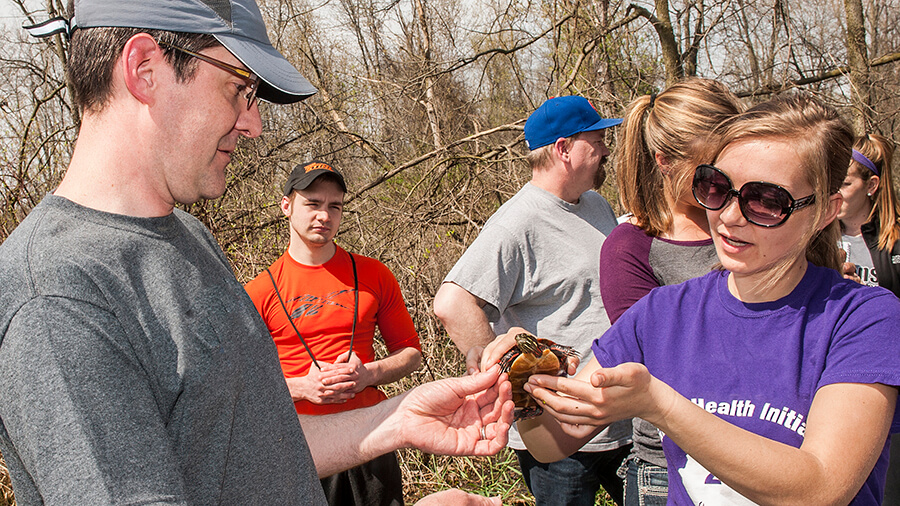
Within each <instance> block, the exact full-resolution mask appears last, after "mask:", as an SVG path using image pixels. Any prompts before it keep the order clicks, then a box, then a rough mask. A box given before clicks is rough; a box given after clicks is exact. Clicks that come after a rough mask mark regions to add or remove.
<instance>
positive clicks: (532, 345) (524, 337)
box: [516, 332, 542, 358]
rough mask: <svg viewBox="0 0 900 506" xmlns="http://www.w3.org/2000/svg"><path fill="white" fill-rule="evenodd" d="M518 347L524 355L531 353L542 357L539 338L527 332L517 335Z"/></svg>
mask: <svg viewBox="0 0 900 506" xmlns="http://www.w3.org/2000/svg"><path fill="white" fill-rule="evenodd" d="M516 345H517V346H518V347H519V349H520V350H522V352H523V353H531V354H532V355H534V356H535V357H538V358H540V356H541V353H542V351H541V347H540V346H539V345H538V342H537V338H536V337H534V336H533V335H531V334H529V333H527V332H522V333H521V334H517V335H516Z"/></svg>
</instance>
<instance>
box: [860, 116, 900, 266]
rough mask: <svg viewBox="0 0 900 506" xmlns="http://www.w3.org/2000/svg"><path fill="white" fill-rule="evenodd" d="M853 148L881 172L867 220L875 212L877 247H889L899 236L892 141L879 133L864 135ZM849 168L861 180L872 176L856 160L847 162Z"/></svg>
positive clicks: (899, 224)
mask: <svg viewBox="0 0 900 506" xmlns="http://www.w3.org/2000/svg"><path fill="white" fill-rule="evenodd" d="M853 148H854V149H856V150H857V151H859V152H860V153H862V154H863V155H865V157H866V158H868V159H869V160H871V161H872V163H874V164H875V167H877V168H878V170H879V171H880V172H881V174H880V175H879V179H880V182H879V184H878V188H876V189H875V193H874V194H873V195H872V199H873V200H874V201H875V205H874V206H872V212H871V213H870V214H869V217H868V218H867V219H866V221H867V222H868V221H871V220H872V218H874V217H875V215H876V214H877V215H878V225H879V226H878V249H881V250H890V249H891V248H892V247H893V246H894V243H896V242H897V240H898V239H900V202H898V201H897V196H896V195H895V194H894V182H893V180H892V177H891V159H892V158H893V156H894V143H892V142H891V141H890V140H888V139H887V138H885V137H882V136H880V135H878V134H866V135H864V136H862V137H857V138H856V141H854V143H853ZM850 170H851V171H853V173H854V174H856V175H857V176H859V177H860V179H862V180H863V182H868V181H869V179H871V178H872V176H874V175H875V173H874V172H872V171H871V170H869V169H868V167H865V166H863V165H862V164H860V163H859V162H857V161H856V160H852V161H851V162H850Z"/></svg>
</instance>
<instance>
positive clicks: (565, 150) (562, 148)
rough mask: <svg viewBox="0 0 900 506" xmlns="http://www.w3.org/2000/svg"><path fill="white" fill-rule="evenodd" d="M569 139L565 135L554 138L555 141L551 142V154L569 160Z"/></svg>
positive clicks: (565, 160)
mask: <svg viewBox="0 0 900 506" xmlns="http://www.w3.org/2000/svg"><path fill="white" fill-rule="evenodd" d="M569 147H570V145H569V140H568V139H566V138H565V137H560V138H559V139H556V142H554V143H553V154H555V155H556V157H557V158H559V159H560V160H562V161H564V162H568V161H569Z"/></svg>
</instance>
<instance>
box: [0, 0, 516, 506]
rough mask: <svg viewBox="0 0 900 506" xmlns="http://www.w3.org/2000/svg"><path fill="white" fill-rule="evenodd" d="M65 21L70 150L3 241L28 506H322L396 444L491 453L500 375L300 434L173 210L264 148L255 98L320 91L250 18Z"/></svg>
mask: <svg viewBox="0 0 900 506" xmlns="http://www.w3.org/2000/svg"><path fill="white" fill-rule="evenodd" d="M70 10H71V9H70ZM74 14H75V16H74V20H72V21H73V23H71V25H70V26H69V28H70V29H71V28H74V30H73V31H72V32H71V37H72V38H71V45H70V53H69V61H68V62H67V71H68V74H69V79H70V81H71V83H72V86H73V88H74V90H75V94H76V96H75V100H76V103H77V105H78V107H79V109H80V110H81V111H82V113H83V116H82V117H83V120H82V123H81V127H80V130H79V136H78V142H77V144H76V146H75V149H74V152H73V153H72V158H71V162H70V165H69V167H68V170H67V171H66V174H65V177H64V178H63V180H62V182H61V183H60V185H59V187H58V188H57V189H56V190H55V191H54V192H53V194H50V195H47V196H46V197H45V198H44V200H43V201H42V202H41V203H40V204H39V205H38V206H37V207H35V208H34V209H33V210H32V211H31V213H29V215H28V216H27V217H26V218H25V220H23V221H22V223H21V224H20V225H19V226H18V227H17V228H16V230H15V231H13V233H12V234H11V235H10V236H9V237H8V238H7V239H6V241H4V243H3V244H2V245H0V285H2V286H3V290H0V450H2V452H3V456H4V457H5V459H6V462H7V464H8V466H9V470H10V474H11V477H12V483H13V488H14V490H15V494H16V499H17V502H18V504H20V505H22V506H25V505H32V504H45V503H49V504H163V503H165V504H267V505H268V504H324V503H325V497H324V495H323V493H322V488H321V486H320V484H319V481H318V479H317V477H318V476H328V475H330V474H333V473H335V472H338V471H341V470H342V469H346V468H349V467H352V466H354V465H357V464H359V463H361V462H364V461H368V460H371V459H373V458H375V457H376V456H378V455H381V454H383V453H386V452H388V451H392V450H394V449H396V448H398V447H405V446H415V447H421V448H423V449H426V450H428V451H431V452H434V453H445V454H480V455H486V454H492V453H496V452H497V451H499V450H500V448H502V446H503V445H504V444H505V442H506V431H507V429H508V427H509V420H510V419H511V411H512V406H511V404H512V403H511V401H510V400H509V384H508V382H499V381H498V378H499V373H498V372H497V370H494V371H492V372H490V373H486V374H483V375H481V376H479V377H476V378H472V379H470V378H455V379H452V380H444V381H442V382H435V383H430V384H428V385H424V386H422V387H419V388H417V389H414V390H412V391H411V392H408V393H407V394H404V395H402V396H398V397H395V398H392V399H389V400H387V401H384V402H382V403H380V404H378V405H377V406H373V407H371V408H364V409H360V410H355V411H352V412H347V413H341V414H337V415H326V416H319V417H309V418H304V419H302V420H298V417H297V414H296V412H295V411H294V407H293V405H292V403H291V398H290V394H289V392H288V388H287V385H286V384H285V381H284V377H283V376H282V372H281V367H280V366H279V363H278V355H277V353H276V350H275V345H274V343H273V342H272V339H271V338H270V337H269V333H268V331H267V329H266V327H265V325H264V324H263V322H262V320H261V319H260V317H259V314H258V313H257V312H256V309H255V307H254V306H253V304H252V302H251V301H250V299H249V298H248V297H247V294H246V292H245V291H244V289H243V287H242V286H241V285H240V284H239V283H238V282H237V280H236V279H235V277H234V274H233V272H232V271H231V268H230V266H229V264H228V261H227V259H226V258H225V255H224V254H223V252H222V250H221V249H220V248H219V246H218V245H217V244H216V241H215V239H214V238H213V237H212V235H211V234H210V233H209V231H208V230H207V229H206V228H205V227H204V226H203V225H202V224H201V223H200V222H199V221H198V220H197V219H195V218H193V217H192V216H190V215H189V214H187V213H185V212H183V211H181V210H179V209H176V207H175V206H176V204H179V203H181V204H191V203H193V202H197V201H198V200H200V199H209V198H216V197H219V196H221V195H222V194H223V193H224V191H225V170H226V167H227V165H228V163H229V162H230V160H231V155H232V153H233V151H234V149H235V146H236V143H237V142H238V140H239V139H240V138H241V137H248V138H252V137H256V136H258V135H260V133H261V130H262V122H261V119H260V115H259V109H258V99H262V100H267V101H270V102H273V103H290V102H296V101H298V100H302V99H304V98H306V97H308V96H310V95H311V94H313V93H315V89H314V88H313V87H312V86H311V85H310V84H309V83H308V82H307V81H306V80H305V79H304V78H303V77H302V76H301V75H300V74H299V73H298V72H297V70H295V69H294V67H293V66H292V65H291V64H289V63H288V62H287V61H286V60H285V59H284V57H283V56H282V55H281V54H279V53H278V51H276V50H275V49H274V48H273V47H272V45H271V44H270V42H269V39H268V37H267V36H266V29H265V25H264V23H263V20H262V16H261V15H260V11H259V8H258V7H257V5H256V3H255V2H254V0H142V1H140V2H133V1H127V2H126V1H122V0H77V1H76V2H75V5H74ZM56 24H58V25H60V24H64V23H60V22H57V23H56ZM72 25H74V26H72ZM47 26H49V25H47ZM45 28H46V26H45ZM301 423H302V430H301ZM313 460H315V466H313ZM317 475H318V476H317ZM485 500H486V499H485Z"/></svg>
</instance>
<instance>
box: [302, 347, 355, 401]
mask: <svg viewBox="0 0 900 506" xmlns="http://www.w3.org/2000/svg"><path fill="white" fill-rule="evenodd" d="M370 376H371V374H370V373H369V371H368V369H366V366H365V364H363V363H362V360H360V358H359V356H357V355H356V353H352V354H351V353H350V352H344V353H342V354H341V355H340V356H338V358H337V359H336V360H335V361H334V363H332V364H329V363H326V362H319V367H316V364H315V363H313V364H310V367H309V372H308V373H307V374H306V376H299V377H294V378H286V379H285V380H286V381H287V384H288V389H289V390H290V392H291V399H292V400H293V401H294V402H297V401H301V400H306V401H309V402H312V403H313V404H340V403H344V402H347V400H349V399H352V398H353V397H355V396H356V394H358V393H359V392H361V391H362V390H363V389H364V388H366V387H367V386H369V385H371V384H372V382H371V379H370Z"/></svg>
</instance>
